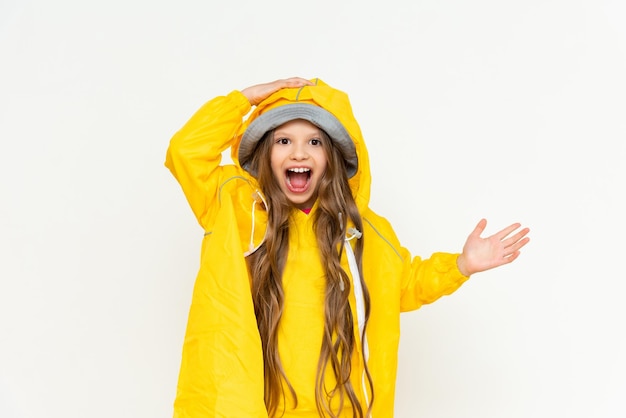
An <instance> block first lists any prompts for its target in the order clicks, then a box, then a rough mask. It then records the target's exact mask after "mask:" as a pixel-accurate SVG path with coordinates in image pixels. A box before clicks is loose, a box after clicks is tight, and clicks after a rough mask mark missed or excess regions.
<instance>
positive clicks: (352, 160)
mask: <svg viewBox="0 0 626 418" xmlns="http://www.w3.org/2000/svg"><path fill="white" fill-rule="evenodd" d="M294 119H304V120H307V121H309V122H311V123H312V124H313V125H315V126H317V127H318V128H320V129H322V130H323V131H324V132H326V134H328V136H329V137H330V138H331V139H332V141H333V143H334V144H335V146H337V148H338V149H339V151H340V152H341V154H342V155H343V159H344V160H345V163H346V171H347V172H348V178H351V177H352V176H354V175H355V174H356V171H357V167H358V159H357V156H356V148H355V146H354V142H353V141H352V138H350V135H349V134H348V131H346V128H344V126H343V125H342V124H341V122H339V119H337V118H336V117H335V116H334V115H333V114H332V113H330V112H329V111H327V110H326V109H323V108H321V107H319V106H315V105H312V104H306V103H294V104H288V105H283V106H280V107H276V108H274V109H271V110H268V111H267V112H265V113H263V114H262V115H260V116H259V117H257V118H256V119H255V120H253V121H252V122H250V125H249V126H248V128H247V129H246V131H245V132H244V133H243V136H242V138H241V143H240V144H239V163H240V164H241V167H242V168H243V169H244V170H246V171H247V172H248V173H250V174H252V175H253V176H255V177H256V175H257V168H256V167H253V166H252V154H253V153H254V149H255V148H256V145H257V144H258V142H259V141H260V140H261V138H263V135H265V133H266V132H267V131H270V130H272V129H274V128H277V127H278V126H280V125H282V124H284V123H287V122H289V121H292V120H294Z"/></svg>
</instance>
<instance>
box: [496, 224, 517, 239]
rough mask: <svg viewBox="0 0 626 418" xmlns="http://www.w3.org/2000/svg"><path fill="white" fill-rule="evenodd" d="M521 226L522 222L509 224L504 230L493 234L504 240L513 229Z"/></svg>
mask: <svg viewBox="0 0 626 418" xmlns="http://www.w3.org/2000/svg"><path fill="white" fill-rule="evenodd" d="M520 226H522V225H521V224H520V223H518V222H516V223H514V224H512V225H509V226H507V227H506V228H504V229H503V230H501V231H499V232H496V233H495V234H494V235H493V236H495V237H496V238H498V239H499V240H503V239H505V238H506V237H507V236H509V234H510V233H511V232H513V231H515V230H516V229H517V228H519V227H520Z"/></svg>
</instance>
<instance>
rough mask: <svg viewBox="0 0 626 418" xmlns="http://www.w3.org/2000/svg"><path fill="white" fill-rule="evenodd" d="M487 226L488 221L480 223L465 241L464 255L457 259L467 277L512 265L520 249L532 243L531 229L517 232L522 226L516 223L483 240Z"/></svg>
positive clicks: (482, 220)
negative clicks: (529, 233)
mask: <svg viewBox="0 0 626 418" xmlns="http://www.w3.org/2000/svg"><path fill="white" fill-rule="evenodd" d="M486 226H487V220H485V219H481V220H480V222H478V225H476V228H474V230H473V231H472V233H471V234H470V235H469V237H467V241H465V245H464V246H463V253H462V254H461V255H460V256H459V258H458V259H457V266H458V267H459V270H460V271H461V273H462V274H463V275H465V276H470V275H472V274H474V273H478V272H481V271H485V270H489V269H492V268H494V267H498V266H501V265H503V264H508V263H511V262H512V261H513V260H515V259H516V258H517V257H518V256H519V254H520V248H522V247H523V246H524V245H526V244H528V241H530V238H528V237H527V236H526V235H527V234H528V232H529V231H530V229H528V228H524V229H522V230H520V231H518V232H515V231H516V230H518V229H519V228H520V226H521V225H520V224H519V223H514V224H513V225H511V226H508V227H506V228H504V229H503V230H502V231H500V232H497V233H495V234H493V235H492V236H490V237H487V238H481V236H480V234H482V233H483V231H484V230H485V227H486ZM514 232H515V233H514ZM511 234H513V235H511Z"/></svg>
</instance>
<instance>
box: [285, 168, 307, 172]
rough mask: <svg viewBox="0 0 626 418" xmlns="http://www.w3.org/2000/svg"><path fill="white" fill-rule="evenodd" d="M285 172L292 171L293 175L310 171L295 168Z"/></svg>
mask: <svg viewBox="0 0 626 418" xmlns="http://www.w3.org/2000/svg"><path fill="white" fill-rule="evenodd" d="M287 171H293V172H294V173H306V172H309V171H311V169H310V168H304V167H297V168H290V169H289V170H287Z"/></svg>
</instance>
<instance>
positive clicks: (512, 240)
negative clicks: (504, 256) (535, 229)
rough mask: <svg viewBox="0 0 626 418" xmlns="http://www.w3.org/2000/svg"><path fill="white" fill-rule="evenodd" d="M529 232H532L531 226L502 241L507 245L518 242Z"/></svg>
mask: <svg viewBox="0 0 626 418" xmlns="http://www.w3.org/2000/svg"><path fill="white" fill-rule="evenodd" d="M528 232H530V229H529V228H524V229H522V230H521V231H519V232H518V233H517V234H515V235H513V236H511V237H509V238H507V239H505V240H503V241H502V244H503V245H504V246H505V247H508V246H510V245H513V244H515V243H516V242H518V241H519V240H521V239H522V238H524V237H525V236H526V234H528Z"/></svg>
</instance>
